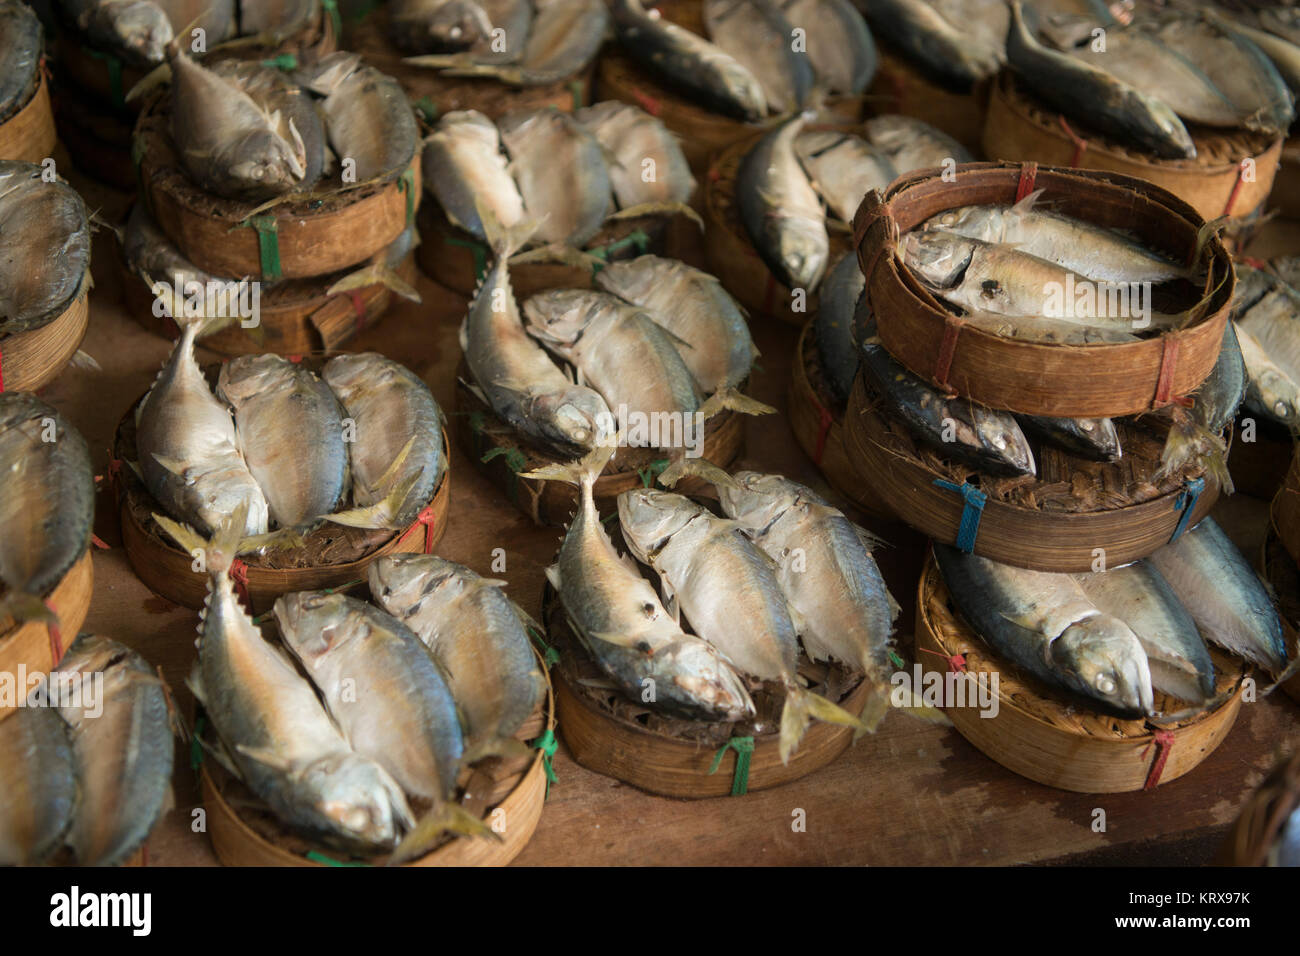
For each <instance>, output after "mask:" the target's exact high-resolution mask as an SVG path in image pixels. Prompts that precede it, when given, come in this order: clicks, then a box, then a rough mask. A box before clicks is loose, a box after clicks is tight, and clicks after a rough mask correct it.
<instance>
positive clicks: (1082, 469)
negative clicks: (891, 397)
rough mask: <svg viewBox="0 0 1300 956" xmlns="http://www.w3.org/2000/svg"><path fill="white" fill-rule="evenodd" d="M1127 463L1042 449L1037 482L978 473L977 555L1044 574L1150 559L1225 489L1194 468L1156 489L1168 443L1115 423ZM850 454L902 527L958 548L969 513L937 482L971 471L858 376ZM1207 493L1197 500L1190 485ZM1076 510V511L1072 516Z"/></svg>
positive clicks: (847, 434)
mask: <svg viewBox="0 0 1300 956" xmlns="http://www.w3.org/2000/svg"><path fill="white" fill-rule="evenodd" d="M1117 427H1118V428H1119V430H1120V441H1121V446H1122V447H1123V448H1124V449H1125V451H1124V457H1123V458H1121V459H1120V460H1119V461H1118V462H1114V463H1101V462H1087V461H1083V460H1082V459H1078V458H1074V457H1072V456H1070V455H1068V454H1066V453H1065V452H1063V451H1060V450H1059V449H1055V448H1046V447H1043V448H1038V449H1036V451H1037V452H1038V454H1037V456H1036V457H1037V460H1038V477H1037V478H1033V477H1025V478H1008V479H998V478H990V477H988V476H985V475H979V479H980V483H979V489H980V491H982V492H983V493H985V494H986V495H987V500H986V501H985V503H984V506H983V512H982V514H981V515H980V518H979V527H978V534H977V535H976V536H975V542H974V553H975V554H978V555H980V556H982V557H985V558H991V559H992V560H994V561H1000V562H1002V563H1004V564H1013V565H1015V566H1017V567H1022V568H1032V569H1034V570H1037V571H1061V572H1076V571H1090V570H1092V567H1093V564H1094V562H1095V561H1096V560H1097V557H1098V555H1097V553H1096V552H1097V549H1098V548H1101V549H1103V550H1104V553H1105V562H1106V566H1107V567H1118V566H1119V565H1121V564H1126V563H1128V562H1129V561H1136V560H1137V559H1138V558H1144V557H1146V556H1147V555H1149V554H1151V553H1152V552H1153V551H1155V550H1156V549H1157V548H1159V547H1161V546H1162V545H1164V544H1166V543H1167V542H1168V541H1169V540H1170V539H1171V538H1172V537H1173V536H1174V533H1175V531H1176V530H1177V528H1178V525H1179V523H1180V522H1182V521H1183V519H1184V517H1185V512H1186V511H1187V509H1188V507H1189V506H1190V515H1186V519H1187V520H1186V523H1185V525H1184V527H1187V528H1190V527H1193V526H1194V525H1195V524H1196V522H1198V521H1200V519H1201V518H1203V517H1204V516H1205V515H1206V514H1208V513H1209V512H1210V509H1211V508H1212V507H1213V506H1214V502H1215V501H1216V500H1218V497H1219V486H1218V483H1217V482H1216V481H1215V480H1214V479H1213V477H1211V476H1210V475H1208V474H1203V473H1202V472H1201V470H1200V469H1199V468H1196V467H1189V468H1187V469H1186V470H1185V471H1184V472H1182V473H1180V474H1179V475H1177V476H1171V477H1170V478H1168V479H1166V480H1165V481H1163V482H1162V483H1161V484H1160V485H1154V484H1153V483H1152V482H1151V472H1153V471H1154V470H1155V468H1156V466H1157V464H1158V462H1159V458H1160V450H1161V448H1162V447H1163V442H1162V441H1160V440H1158V439H1156V438H1154V437H1152V436H1144V435H1143V434H1142V433H1141V432H1139V431H1138V429H1137V428H1136V426H1133V425H1129V424H1127V423H1124V422H1120V423H1117ZM844 447H845V450H846V451H847V454H848V459H849V461H850V463H851V464H852V467H853V468H854V470H855V473H856V475H857V478H858V482H859V484H860V485H861V486H865V488H866V489H867V493H870V494H872V495H873V497H874V500H876V501H879V502H882V503H886V502H887V503H888V507H890V508H891V509H892V510H893V512H894V514H895V515H897V517H898V519H899V520H900V521H903V522H904V523H905V524H908V525H911V526H912V527H913V528H915V529H917V530H918V531H920V532H921V533H922V534H925V535H928V536H929V537H931V538H934V539H935V540H937V541H941V542H943V543H944V544H955V543H956V541H957V540H958V535H959V530H960V528H961V525H962V517H963V514H964V512H965V508H966V505H965V503H964V501H963V497H962V495H961V494H959V493H957V492H955V491H953V490H951V489H950V488H945V487H941V486H940V485H937V484H936V482H939V481H942V482H945V483H953V484H958V485H961V484H962V483H963V481H964V478H965V477H966V476H968V475H977V474H978V473H977V472H975V471H974V470H973V469H969V468H967V467H966V466H957V465H951V466H950V465H947V464H946V463H945V462H943V461H942V459H940V458H939V457H938V456H937V455H935V454H934V453H933V452H930V451H929V450H928V449H923V448H921V447H920V446H919V445H918V444H916V443H915V442H913V440H912V439H911V437H910V435H909V434H908V432H907V429H906V427H905V426H903V425H901V424H896V423H893V422H891V421H889V420H887V419H886V418H885V417H884V416H883V415H882V414H881V413H880V411H879V410H878V409H877V408H876V401H875V397H874V396H873V395H872V394H871V393H870V391H869V387H868V385H867V383H866V381H865V380H864V377H863V375H862V374H861V373H859V374H858V377H857V379H856V381H854V383H853V394H852V395H851V396H850V397H849V409H848V412H847V413H846V415H845V430H844ZM1195 477H1202V478H1203V479H1204V487H1203V489H1202V490H1201V492H1200V494H1199V495H1197V496H1196V498H1195V500H1194V502H1190V501H1189V500H1188V498H1187V496H1186V495H1185V493H1184V488H1185V482H1186V481H1187V480H1188V479H1191V478H1195ZM1067 509H1069V510H1067Z"/></svg>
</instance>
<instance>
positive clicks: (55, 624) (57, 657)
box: [45, 601, 63, 667]
mask: <svg viewBox="0 0 1300 956" xmlns="http://www.w3.org/2000/svg"><path fill="white" fill-rule="evenodd" d="M45 606H46V607H48V608H49V609H50V613H51V614H53V615H54V620H53V621H51V622H50V623H49V624H46V625H45V630H46V632H47V633H48V634H49V636H50V657H52V658H53V659H54V666H55V667H58V666H59V661H61V660H63V634H62V633H60V631H59V613H58V612H57V611H56V610H54V608H53V606H52V605H51V604H50V602H49V601H46V602H45Z"/></svg>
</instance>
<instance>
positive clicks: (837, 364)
mask: <svg viewBox="0 0 1300 956" xmlns="http://www.w3.org/2000/svg"><path fill="white" fill-rule="evenodd" d="M866 285H867V280H866V277H865V276H863V274H862V269H861V268H860V267H859V266H858V257H857V256H856V255H855V254H854V253H853V252H846V253H845V254H844V255H842V256H841V257H840V260H839V261H838V262H837V263H835V265H834V267H832V269H831V271H830V272H829V273H828V274H827V276H826V281H825V282H823V283H822V290H821V292H820V293H819V294H818V296H817V314H816V315H815V316H813V326H812V335H813V339H814V341H815V344H816V346H817V360H818V363H819V364H820V366H821V371H822V377H823V379H824V381H825V382H826V387H827V388H829V389H830V392H831V395H833V396H834V398H835V400H836V401H837V402H838V403H840V404H841V405H842V404H843V403H845V402H847V401H848V400H849V392H850V391H851V390H852V388H853V379H854V378H855V377H856V376H857V374H858V349H857V345H856V344H855V343H854V337H855V335H854V333H855V320H856V319H857V318H858V313H859V309H861V311H862V321H863V322H864V323H866V322H869V321H870V319H869V315H870V312H869V310H868V308H867V304H866Z"/></svg>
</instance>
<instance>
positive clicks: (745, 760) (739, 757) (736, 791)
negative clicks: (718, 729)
mask: <svg viewBox="0 0 1300 956" xmlns="http://www.w3.org/2000/svg"><path fill="white" fill-rule="evenodd" d="M728 750H734V751H735V752H736V772H735V773H733V774H732V775H731V795H732V796H733V797H743V796H744V795H745V794H746V793H748V792H749V758H750V757H751V756H752V755H753V753H754V738H753V737H732V738H731V739H730V740H728V741H727V742H726V743H725V744H723V745H722V746H721V747H719V748H718V752H717V753H716V754H714V755H713V765H712V766H711V767H709V773H710V774H715V773H717V772H718V768H719V767H720V766H722V755H723V754H725V753H726V752H727V751H728Z"/></svg>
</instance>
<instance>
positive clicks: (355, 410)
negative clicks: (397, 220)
mask: <svg viewBox="0 0 1300 956" xmlns="http://www.w3.org/2000/svg"><path fill="white" fill-rule="evenodd" d="M206 321H207V320H204V319H187V320H184V323H183V326H182V328H183V334H182V335H181V338H180V340H179V341H178V342H177V343H176V345H175V346H174V347H173V349H172V354H171V357H170V358H169V359H168V360H167V363H166V364H165V365H164V366H163V368H162V370H161V371H160V372H159V373H158V377H157V379H156V380H155V381H154V384H153V386H152V388H151V389H150V390H149V391H148V392H147V393H146V394H145V395H144V397H143V398H141V399H140V401H138V402H136V403H135V405H134V406H132V408H131V409H130V410H129V411H128V412H127V413H126V415H125V416H124V417H123V419H122V421H121V422H120V423H119V425H118V429H117V435H116V438H115V441H114V447H113V462H114V465H113V466H112V467H113V470H114V472H115V474H116V475H117V481H116V485H117V493H118V504H119V514H120V517H121V525H122V541H123V546H124V548H125V550H126V555H127V558H128V559H130V562H131V566H132V568H134V569H135V573H136V574H137V575H138V576H139V577H140V580H142V581H143V582H144V583H145V584H146V585H148V586H149V587H150V588H151V589H152V590H153V591H155V592H156V593H158V594H160V595H162V596H163V597H165V598H167V599H168V600H169V601H173V602H174V603H176V604H180V605H183V606H185V607H194V608H197V607H202V606H203V600H204V597H205V595H206V594H207V572H206V569H205V568H204V566H203V561H202V556H201V552H202V549H201V547H200V546H199V545H198V544H196V543H195V541H196V539H197V538H198V537H200V536H202V535H205V534H212V533H214V532H215V531H216V529H217V528H219V527H220V526H221V524H222V522H224V521H225V520H227V519H228V517H229V515H230V514H231V513H232V512H233V511H234V509H235V508H237V507H238V508H242V509H243V511H244V515H245V518H244V519H243V524H241V526H240V528H239V529H238V530H240V532H241V533H242V538H241V540H240V545H239V549H238V551H237V552H236V553H235V554H234V555H232V559H233V560H232V564H233V570H232V574H233V576H234V580H235V583H236V586H237V588H238V590H239V592H240V596H241V597H243V598H245V599H246V600H247V601H248V602H249V605H250V607H251V608H252V609H253V611H254V613H260V612H262V611H264V610H265V609H266V608H267V607H269V606H270V604H271V602H272V601H274V600H275V598H276V597H278V596H279V595H281V594H284V593H286V592H288V591H295V590H303V589H315V588H340V587H343V586H345V585H352V584H356V583H358V582H360V581H361V580H363V579H364V578H365V574H366V568H367V567H369V566H370V564H371V563H372V562H373V561H374V560H375V559H376V558H378V557H380V556H381V555H385V554H390V553H395V552H416V551H423V552H425V553H426V554H427V553H430V552H431V551H432V550H433V547H434V545H435V544H437V542H438V541H439V540H440V539H441V538H442V535H443V534H444V532H445V531H446V522H447V507H448V499H449V497H450V493H451V492H450V481H449V476H448V473H447V467H448V459H447V437H446V432H445V431H444V429H443V423H442V412H441V410H440V409H439V408H438V404H437V402H435V401H434V399H433V396H432V395H431V394H430V393H429V389H428V386H426V385H425V384H424V382H423V381H421V380H420V378H419V377H418V376H416V375H415V373H414V372H412V371H410V370H409V369H407V368H406V367H405V366H403V365H400V364H398V363H397V362H394V361H392V360H390V359H386V358H384V357H383V356H381V355H377V354H375V353H373V352H363V353H343V354H340V355H337V356H335V357H333V358H331V359H329V360H328V361H324V360H321V359H316V358H312V357H307V358H303V359H301V360H300V361H297V362H294V361H290V360H288V359H285V358H282V357H281V356H278V355H244V356H240V357H238V358H234V359H231V360H229V361H227V362H225V363H224V364H222V365H220V366H217V367H211V368H208V369H206V370H205V369H201V368H200V367H199V365H198V364H197V362H195V360H194V339H195V336H196V335H197V334H198V332H199V331H201V329H202V328H203V326H204V324H205V322H206Z"/></svg>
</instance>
